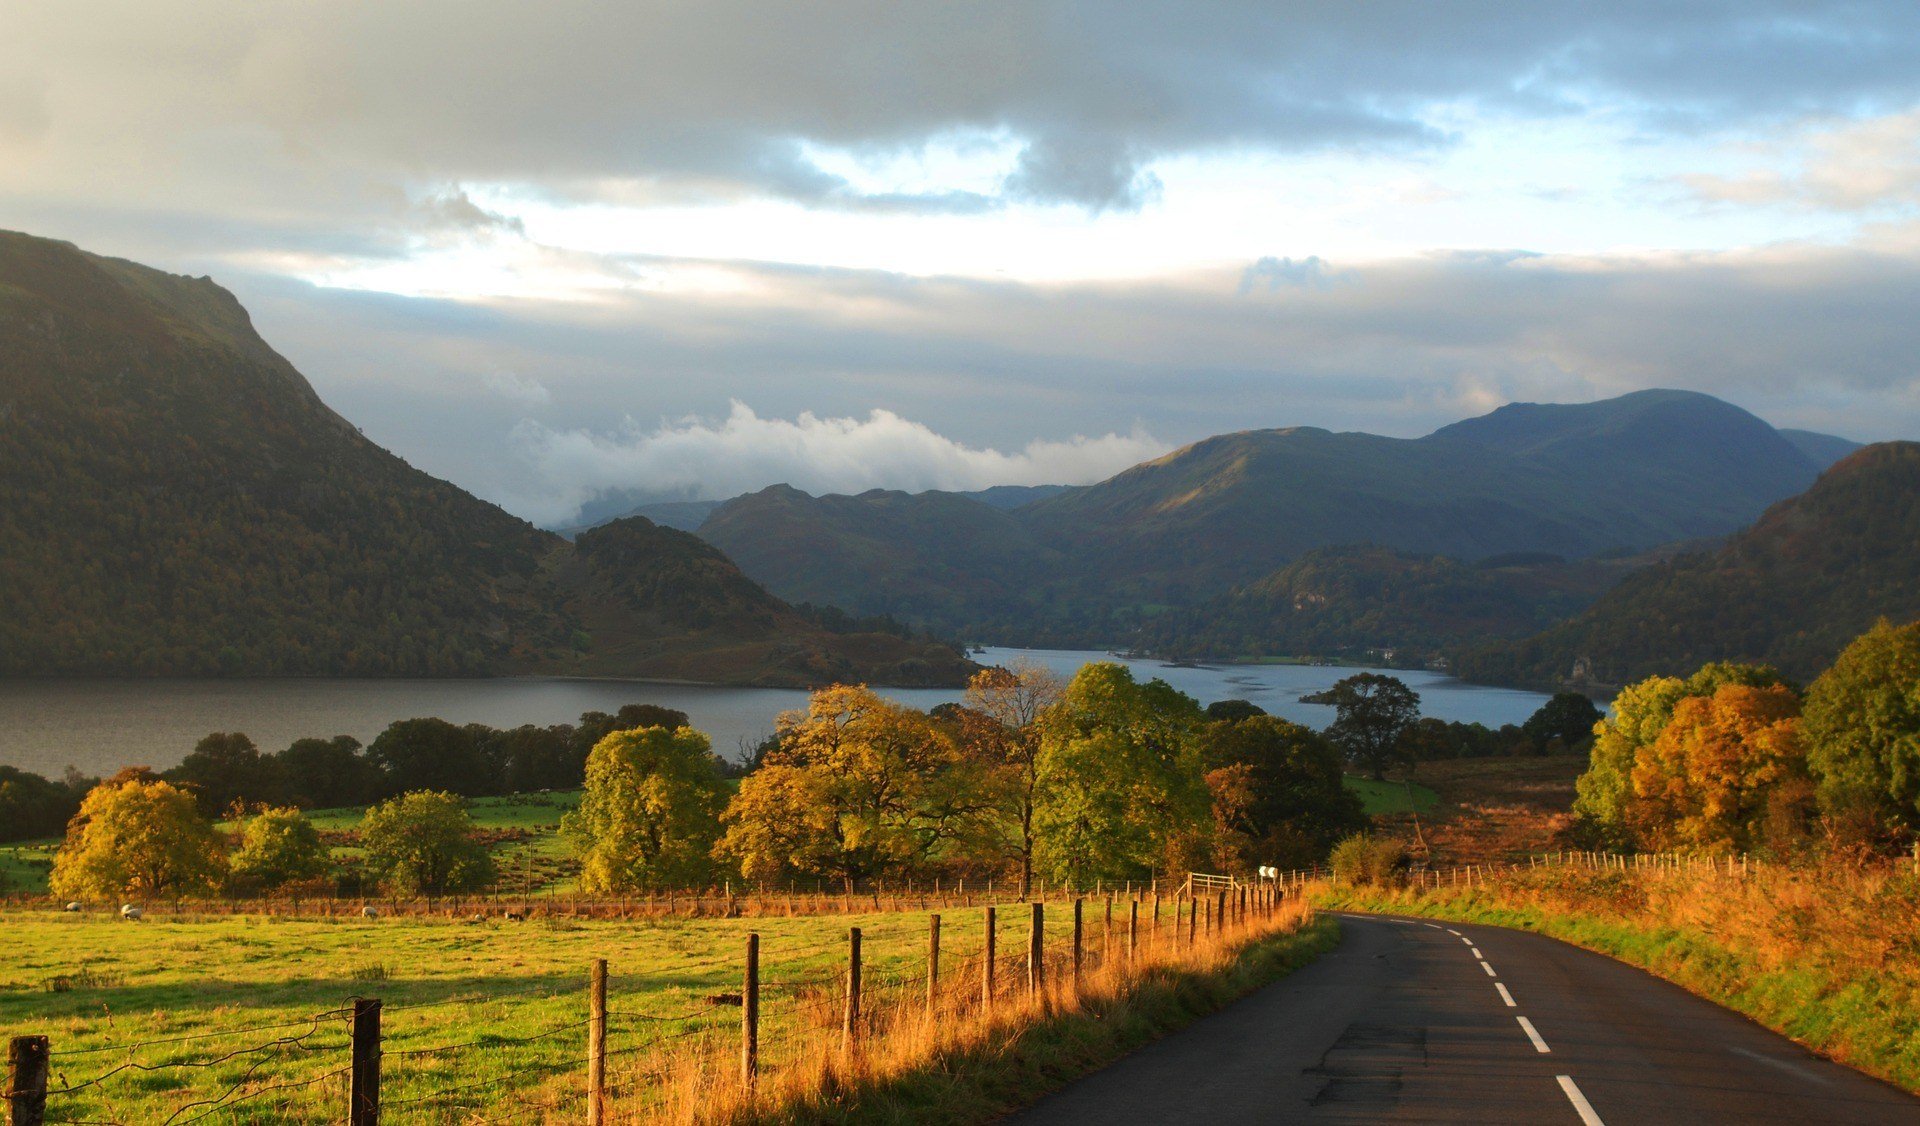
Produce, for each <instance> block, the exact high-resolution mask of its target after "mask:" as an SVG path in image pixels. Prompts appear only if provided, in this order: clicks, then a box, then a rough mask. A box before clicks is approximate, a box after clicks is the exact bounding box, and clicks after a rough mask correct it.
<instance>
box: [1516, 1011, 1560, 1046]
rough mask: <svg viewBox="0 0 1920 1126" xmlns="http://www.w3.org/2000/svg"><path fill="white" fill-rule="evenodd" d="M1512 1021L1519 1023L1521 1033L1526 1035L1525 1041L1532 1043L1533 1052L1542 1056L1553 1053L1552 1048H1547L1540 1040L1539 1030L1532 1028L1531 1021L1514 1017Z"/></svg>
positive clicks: (1545, 1043) (1544, 1042) (1543, 1041)
mask: <svg viewBox="0 0 1920 1126" xmlns="http://www.w3.org/2000/svg"><path fill="white" fill-rule="evenodd" d="M1513 1019H1515V1020H1517V1021H1519V1022H1520V1029H1521V1031H1523V1032H1525V1033H1526V1034H1527V1039H1529V1040H1531V1041H1533V1050H1534V1051H1536V1052H1540V1053H1543V1054H1544V1053H1546V1052H1551V1051H1553V1049H1552V1048H1549V1047H1547V1042H1546V1041H1545V1040H1542V1039H1540V1030H1539V1029H1537V1028H1535V1027H1533V1022H1532V1021H1530V1020H1528V1019H1527V1018H1526V1017H1514V1018H1513Z"/></svg>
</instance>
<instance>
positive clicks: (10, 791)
mask: <svg viewBox="0 0 1920 1126" xmlns="http://www.w3.org/2000/svg"><path fill="white" fill-rule="evenodd" d="M69 771H70V772H71V768H69ZM76 781H77V784H76V783H75V782H68V781H60V782H54V781H51V780H49V779H46V778H42V777H41V776H39V775H38V774H30V773H28V772H27V771H24V770H20V769H18V768H16V767H12V766H0V841H30V840H33V839H35V838H37V837H57V836H59V835H60V833H61V831H62V830H64V829H65V828H66V825H67V822H68V821H70V820H72V818H73V815H74V814H76V813H78V812H80V800H81V799H82V798H84V797H85V796H86V793H87V791H88V790H90V789H92V788H93V784H92V782H90V781H89V780H87V779H77V780H76Z"/></svg>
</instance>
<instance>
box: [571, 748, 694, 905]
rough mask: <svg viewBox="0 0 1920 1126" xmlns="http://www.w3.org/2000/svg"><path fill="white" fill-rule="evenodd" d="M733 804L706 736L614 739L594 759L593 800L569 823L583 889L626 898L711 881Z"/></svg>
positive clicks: (589, 781) (590, 763)
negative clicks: (724, 815) (724, 814)
mask: <svg viewBox="0 0 1920 1126" xmlns="http://www.w3.org/2000/svg"><path fill="white" fill-rule="evenodd" d="M725 804H726V783H725V781H724V780H723V778H722V774H721V770H720V762H719V760H718V759H716V758H715V757H714V755H713V748H712V745H711V744H709V743H708V741H707V737H706V736H705V735H702V734H701V733H700V732H698V731H695V730H694V729H692V728H691V727H681V728H679V729H678V730H672V731H669V730H668V729H666V728H664V727H644V728H641V729H639V730H637V731H616V732H614V733H613V734H611V735H608V736H606V737H605V738H603V739H601V740H600V743H599V745H598V746H596V747H594V748H593V753H592V754H590V755H589V756H588V757H587V778H586V795H585V796H584V797H583V798H582V799H581V802H580V805H579V807H578V808H576V809H575V810H573V811H572V812H571V813H568V814H567V815H566V817H565V818H564V819H563V820H562V822H561V831H562V832H563V833H565V834H566V835H567V836H568V837H569V838H571V839H572V841H573V842H574V845H575V847H576V848H577V849H579V851H580V855H581V870H580V886H581V887H582V888H584V889H585V890H587V891H590V892H606V893H613V894H626V893H629V892H634V891H643V890H647V889H652V888H670V887H692V886H698V885H700V884H702V883H704V882H705V881H706V878H707V876H708V875H709V874H710V872H711V870H712V858H711V855H710V854H711V852H712V849H713V845H714V842H715V841H716V840H717V839H718V838H719V836H720V810H721V808H722V807H723V806H724V805H725Z"/></svg>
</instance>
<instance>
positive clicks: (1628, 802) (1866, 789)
mask: <svg viewBox="0 0 1920 1126" xmlns="http://www.w3.org/2000/svg"><path fill="white" fill-rule="evenodd" d="M1578 795H1579V796H1578V797H1577V799H1576V801H1575V804H1574V811H1575V813H1576V814H1577V815H1578V817H1579V819H1580V824H1581V826H1582V828H1583V830H1584V831H1585V832H1586V833H1588V834H1589V835H1591V836H1592V837H1593V838H1595V840H1596V841H1597V842H1598V843H1603V844H1606V845H1610V846H1613V847H1618V848H1639V849H1655V850H1688V851H1703V852H1709V853H1726V852H1757V853H1762V854H1769V855H1774V856H1778V857H1783V858H1785V857H1791V856H1794V855H1797V854H1803V853H1808V852H1815V851H1818V852H1829V853H1831V852H1835V851H1839V852H1871V851H1885V850H1892V849H1904V848H1905V847H1907V846H1908V845H1909V844H1910V843H1911V842H1912V841H1913V840H1914V839H1915V837H1916V836H1917V835H1920V622H1915V623H1912V624H1909V625H1904V626H1894V625H1892V624H1889V623H1888V622H1885V621H1882V622H1880V623H1879V624H1877V625H1875V626H1874V627H1873V628H1872V629H1870V630H1868V631H1867V632H1866V633H1865V634H1862V635H1861V636H1860V637H1858V638H1857V639H1855V640H1854V641H1853V642H1852V643H1851V644H1850V645H1848V646H1847V647H1846V649H1845V650H1844V651H1843V652H1841V654H1840V656H1839V657H1838V659H1836V660H1835V661H1834V663H1833V664H1832V666H1831V667H1829V668H1828V669H1827V671H1826V672H1824V673H1822V674H1821V675H1820V676H1819V677H1818V678H1816V679H1815V680H1814V681H1813V683H1812V684H1810V685H1807V686H1806V687H1805V688H1804V689H1802V688H1801V687H1800V686H1798V685H1796V684H1794V683H1793V682H1791V681H1789V680H1788V679H1787V678H1785V677H1783V676H1782V675H1781V674H1780V673H1779V672H1778V671H1777V670H1775V669H1773V668H1771V667H1769V666H1766V665H1752V664H1730V663H1714V664H1708V665H1704V666H1702V667H1701V668H1700V669H1699V670H1698V671H1696V672H1694V673H1693V674H1692V675H1691V676H1689V677H1686V678H1680V677H1671V676H1654V677H1648V678H1647V679H1645V680H1642V681H1640V682H1638V683H1636V684H1632V685H1629V686H1627V687H1626V688H1624V689H1622V690H1621V692H1620V695H1619V697H1618V698H1616V699H1615V701H1614V708H1613V714H1612V716H1611V717H1609V718H1608V719H1606V720H1605V721H1603V722H1602V723H1600V724H1598V725H1597V726H1596V727H1595V737H1594V743H1593V751H1592V759H1591V763H1590V765H1589V767H1588V769H1587V772H1586V773H1585V774H1584V775H1582V776H1581V778H1580V780H1579V786H1578Z"/></svg>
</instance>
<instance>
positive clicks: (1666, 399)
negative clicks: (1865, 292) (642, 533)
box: [699, 391, 1838, 644]
mask: <svg viewBox="0 0 1920 1126" xmlns="http://www.w3.org/2000/svg"><path fill="white" fill-rule="evenodd" d="M1812 437H1819V436H1817V435H1816V436H1812ZM1835 441H1838V440H1837V439H1836V440H1835ZM1818 472H1819V467H1818V465H1817V464H1816V463H1815V461H1814V460H1813V459H1811V458H1810V457H1809V456H1808V454H1807V453H1806V452H1805V451H1804V450H1803V449H1802V448H1801V446H1800V445H1798V444H1796V443H1795V442H1794V441H1791V440H1789V439H1788V438H1787V437H1784V436H1783V435H1782V434H1781V433H1780V432H1779V431H1776V430H1774V429H1773V428H1772V427H1771V426H1768V425H1767V424H1766V423H1765V422H1763V421H1761V420H1760V419H1758V418H1755V417H1754V416H1753V415H1751V414H1749V413H1747V412H1746V411H1744V410H1741V409H1740V408H1738V407H1735V406H1733V405H1731V404H1728V403H1725V402H1722V401H1720V400H1718V399H1714V398H1712V397H1710V396H1706V395H1700V394H1694V393H1691V392H1681V391H1643V392H1637V393H1634V394H1630V395H1625V396H1621V397H1620V398H1617V399H1610V400H1605V401H1602V402H1597V403H1585V404H1577V405H1541V404H1513V405H1510V406H1506V407H1502V408H1500V409H1499V410H1496V411H1494V412H1492V413H1491V414H1488V415H1486V416H1483V417H1481V418H1476V419H1469V420H1466V421H1464V422H1460V423H1455V424H1453V425H1451V426H1447V427H1443V428H1442V429H1440V430H1438V431H1435V432H1434V433H1432V434H1429V435H1427V436H1426V437H1424V438H1415V439H1403V438H1385V437H1380V436H1377V435H1372V434H1359V433H1333V432H1330V431H1327V430H1319V429H1314V428H1310V427H1296V428H1292V429H1282V430H1249V431H1244V432H1240V433H1235V434H1225V435H1220V436H1218V437H1214V438H1209V439H1206V440H1204V441H1201V442H1197V443H1195V444H1193V445H1191V446H1188V447H1186V448H1184V449H1181V450H1178V451H1176V452H1174V453H1171V454H1168V455H1167V456H1165V457H1163V458H1159V459H1156V460H1154V461H1150V462H1146V463H1144V464H1141V465H1138V466H1135V467H1133V468H1131V469H1128V470H1126V471H1125V472H1123V473H1120V474H1118V475H1117V476H1115V477H1112V478H1110V479H1108V480H1106V481H1103V482H1101V483H1099V484H1096V485H1091V486H1087V487H1084V488H1077V489H1072V490H1065V491H1061V492H1058V493H1055V494H1053V495H1050V496H1043V497H1040V498H1038V499H1035V500H1032V501H1030V502H1028V503H1025V504H1022V505H1019V506H1018V507H1014V508H1011V509H1006V510H1004V511H1002V512H988V511H985V509H986V508H987V506H986V505H984V504H976V505H973V506H972V507H971V508H968V507H966V506H965V505H962V504H959V503H958V502H957V501H956V498H955V495H954V494H938V493H922V494H916V495H907V494H901V493H881V492H873V493H865V494H862V495H860V496H858V497H839V496H829V497H809V496H807V495H806V494H804V493H798V492H796V491H794V490H790V489H789V490H785V491H783V492H781V493H780V494H779V495H778V496H777V497H770V496H769V495H768V494H767V493H760V494H754V495H753V496H750V497H744V498H738V499H736V500H734V501H731V502H729V503H728V504H726V505H723V506H721V507H720V508H718V509H716V510H715V511H714V513H713V514H712V515H711V516H709V517H708V518H707V520H706V522H705V523H703V524H702V525H701V526H700V530H699V534H700V535H701V537H702V538H704V539H707V540H709V541H710V542H712V543H714V544H716V545H718V546H719V547H721V548H722V550H724V551H726V552H727V553H728V555H729V556H731V557H733V558H734V559H736V560H737V561H738V562H739V563H740V565H741V567H742V568H743V569H744V570H745V571H746V573H747V574H748V575H750V576H752V577H753V578H755V579H756V580H758V581H760V582H762V583H765V584H766V585H767V586H768V588H769V589H771V590H772V591H774V592H775V593H776V594H779V595H781V596H783V597H787V598H790V599H796V600H798V599H808V600H813V601H823V602H829V603H833V604H835V605H842V606H846V607H848V608H849V609H858V610H859V611H860V612H863V613H886V614H890V615H893V616H895V617H897V618H900V619H901V620H903V621H907V622H911V623H915V624H919V625H923V626H927V627H930V628H934V629H938V630H940V631H943V632H957V633H962V634H965V635H967V636H969V637H975V638H980V639H990V640H994V641H1000V642H1007V643H1015V644H1048V643H1080V644H1128V643H1131V642H1132V641H1133V640H1135V638H1136V637H1137V636H1138V631H1139V630H1140V629H1141V627H1142V626H1143V624H1145V623H1147V622H1150V621H1152V620H1153V619H1154V617H1155V616H1156V615H1158V614H1161V613H1163V612H1165V611H1167V610H1168V609H1170V608H1186V607H1194V606H1198V605H1200V604H1202V603H1206V602H1207V601H1208V600H1209V599H1214V598H1219V597H1223V596H1225V595H1227V594H1228V593H1229V592H1231V591H1233V590H1235V589H1236V588H1241V587H1245V586H1247V585H1248V584H1254V583H1258V582H1260V581H1261V580H1262V579H1263V578H1264V577H1266V576H1269V575H1272V574H1274V573H1275V572H1276V571H1279V570H1280V569H1282V568H1285V567H1286V566H1287V565H1288V564H1290V563H1292V562H1294V561H1295V560H1297V559H1300V558H1301V557H1303V556H1304V555H1306V554H1307V553H1309V552H1312V551H1315V550H1317V549H1321V548H1327V547H1337V546H1342V545H1353V544H1371V545H1375V546H1378V547H1382V548H1386V549H1389V550H1391V551H1396V552H1404V553H1409V554H1413V555H1438V556H1445V557H1448V558H1450V559H1456V560H1460V561H1463V562H1466V563H1473V562H1476V561H1479V560H1483V559H1487V558H1490V557H1497V556H1504V555H1513V554H1516V553H1536V554H1537V553H1545V554H1551V555H1557V556H1562V557H1566V558H1568V559H1575V560H1578V559H1585V558H1591V557H1595V556H1601V555H1631V554H1635V553H1638V552H1641V551H1645V550H1648V549H1650V548H1653V547H1656V546H1658V545H1661V544H1667V543H1672V542H1675V541H1682V540H1691V539H1699V538H1702V537H1711V536H1718V535H1724V534H1727V533H1730V532H1733V531H1736V530H1738V529H1740V528H1742V527H1744V526H1745V525H1746V524H1748V523H1750V522H1751V521H1752V520H1753V519H1754V518H1755V517H1756V516H1758V515H1759V514H1760V513H1761V512H1762V511H1764V510H1765V509H1766V507H1767V506H1768V505H1769V504H1771V503H1773V502H1775V501H1777V500H1780V499H1782V498H1784V497H1787V496H1791V495H1793V494H1794V493H1797V492H1799V491H1800V490H1802V489H1804V488H1806V486H1807V485H1808V484H1810V483H1811V482H1812V481H1813V480H1814V478H1815V477H1816V476H1817V475H1818ZM1508 613H1509V614H1511V610H1510V611H1509V612H1508Z"/></svg>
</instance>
